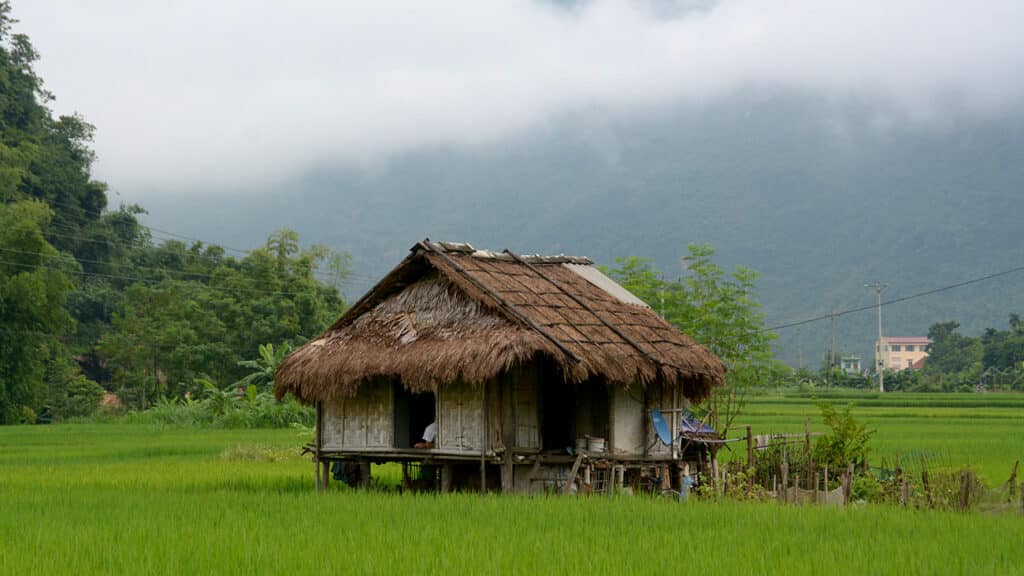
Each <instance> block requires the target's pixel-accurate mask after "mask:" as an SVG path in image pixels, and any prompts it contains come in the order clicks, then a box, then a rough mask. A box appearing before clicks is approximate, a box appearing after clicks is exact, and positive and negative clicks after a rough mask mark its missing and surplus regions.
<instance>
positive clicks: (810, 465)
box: [804, 418, 814, 482]
mask: <svg viewBox="0 0 1024 576" xmlns="http://www.w3.org/2000/svg"><path fill="white" fill-rule="evenodd" d="M804 434H805V435H806V437H807V475H806V476H804V478H805V479H806V480H805V481H806V482H810V481H811V475H812V474H813V473H814V450H813V449H812V448H811V421H810V420H809V419H807V418H804Z"/></svg>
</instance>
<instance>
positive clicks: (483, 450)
mask: <svg viewBox="0 0 1024 576" xmlns="http://www.w3.org/2000/svg"><path fill="white" fill-rule="evenodd" d="M483 386H484V388H483V390H482V391H481V394H480V398H481V400H480V404H481V408H482V409H483V420H484V425H483V432H481V433H480V493H481V494H487V439H488V438H489V437H490V436H489V435H488V430H487V382H484V385H483Z"/></svg>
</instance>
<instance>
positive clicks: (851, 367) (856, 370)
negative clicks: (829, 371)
mask: <svg viewBox="0 0 1024 576" xmlns="http://www.w3.org/2000/svg"><path fill="white" fill-rule="evenodd" d="M839 368H840V369H841V370H842V371H843V374H860V373H861V366H860V356H855V355H852V354H851V355H847V356H842V357H840V358H839Z"/></svg>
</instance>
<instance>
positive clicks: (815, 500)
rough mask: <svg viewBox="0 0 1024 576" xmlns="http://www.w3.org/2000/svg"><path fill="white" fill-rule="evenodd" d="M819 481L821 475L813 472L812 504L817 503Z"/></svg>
mask: <svg viewBox="0 0 1024 576" xmlns="http://www.w3.org/2000/svg"><path fill="white" fill-rule="evenodd" d="M820 481H821V473H820V472H818V471H817V470H815V471H814V503H815V504H817V503H818V486H819V484H818V483H819V482H820Z"/></svg>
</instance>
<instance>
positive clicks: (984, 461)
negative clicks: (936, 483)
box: [729, 390, 1024, 485]
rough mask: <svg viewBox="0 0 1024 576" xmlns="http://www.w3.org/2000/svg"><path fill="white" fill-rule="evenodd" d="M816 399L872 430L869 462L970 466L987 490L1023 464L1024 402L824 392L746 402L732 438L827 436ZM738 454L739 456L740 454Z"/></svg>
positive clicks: (1007, 397) (1018, 397)
mask: <svg viewBox="0 0 1024 576" xmlns="http://www.w3.org/2000/svg"><path fill="white" fill-rule="evenodd" d="M815 399H817V400H821V401H827V402H830V403H832V404H834V405H837V406H842V405H846V404H847V403H850V402H853V403H854V404H855V406H856V407H855V409H854V414H855V415H856V416H857V417H858V419H860V420H862V421H863V422H866V423H867V424H869V425H870V426H871V427H872V428H874V429H875V430H876V433H875V436H874V438H873V440H872V443H871V448H872V450H871V456H870V459H871V460H872V461H873V462H874V463H881V462H882V461H883V460H886V461H890V462H891V461H893V460H894V459H895V458H896V457H897V456H903V457H906V456H908V455H914V454H926V455H928V456H929V457H930V458H931V459H933V460H935V459H937V460H939V461H941V462H944V463H946V464H947V465H949V466H954V467H960V466H962V465H967V466H970V467H971V468H972V469H974V470H975V471H976V472H977V473H978V474H979V476H981V477H982V478H984V479H985V480H986V481H987V482H988V483H989V484H993V485H994V484H996V483H1000V482H1005V481H1006V480H1007V478H1008V477H1009V476H1010V472H1011V469H1012V468H1013V463H1014V462H1015V461H1016V460H1024V395H1022V394H910V393H887V394H884V395H881V394H878V393H873V392H856V391H829V390H823V391H818V392H816V393H814V394H813V396H812V394H810V393H806V394H793V393H789V394H768V395H762V396H751V397H749V399H748V403H747V405H746V408H745V409H744V411H743V413H742V414H741V415H740V416H738V417H737V418H736V420H735V422H734V425H733V430H732V431H731V432H730V434H729V435H730V436H742V435H743V433H744V430H743V426H744V425H747V424H750V425H751V426H752V428H753V432H754V433H755V434H765V433H769V432H801V431H803V430H804V421H805V419H807V420H808V421H809V424H810V428H811V430H812V431H822V432H824V431H827V428H825V427H824V426H823V425H822V423H821V417H820V413H819V411H818V407H817V406H816V405H815ZM739 451H742V449H741V450H739Z"/></svg>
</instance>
